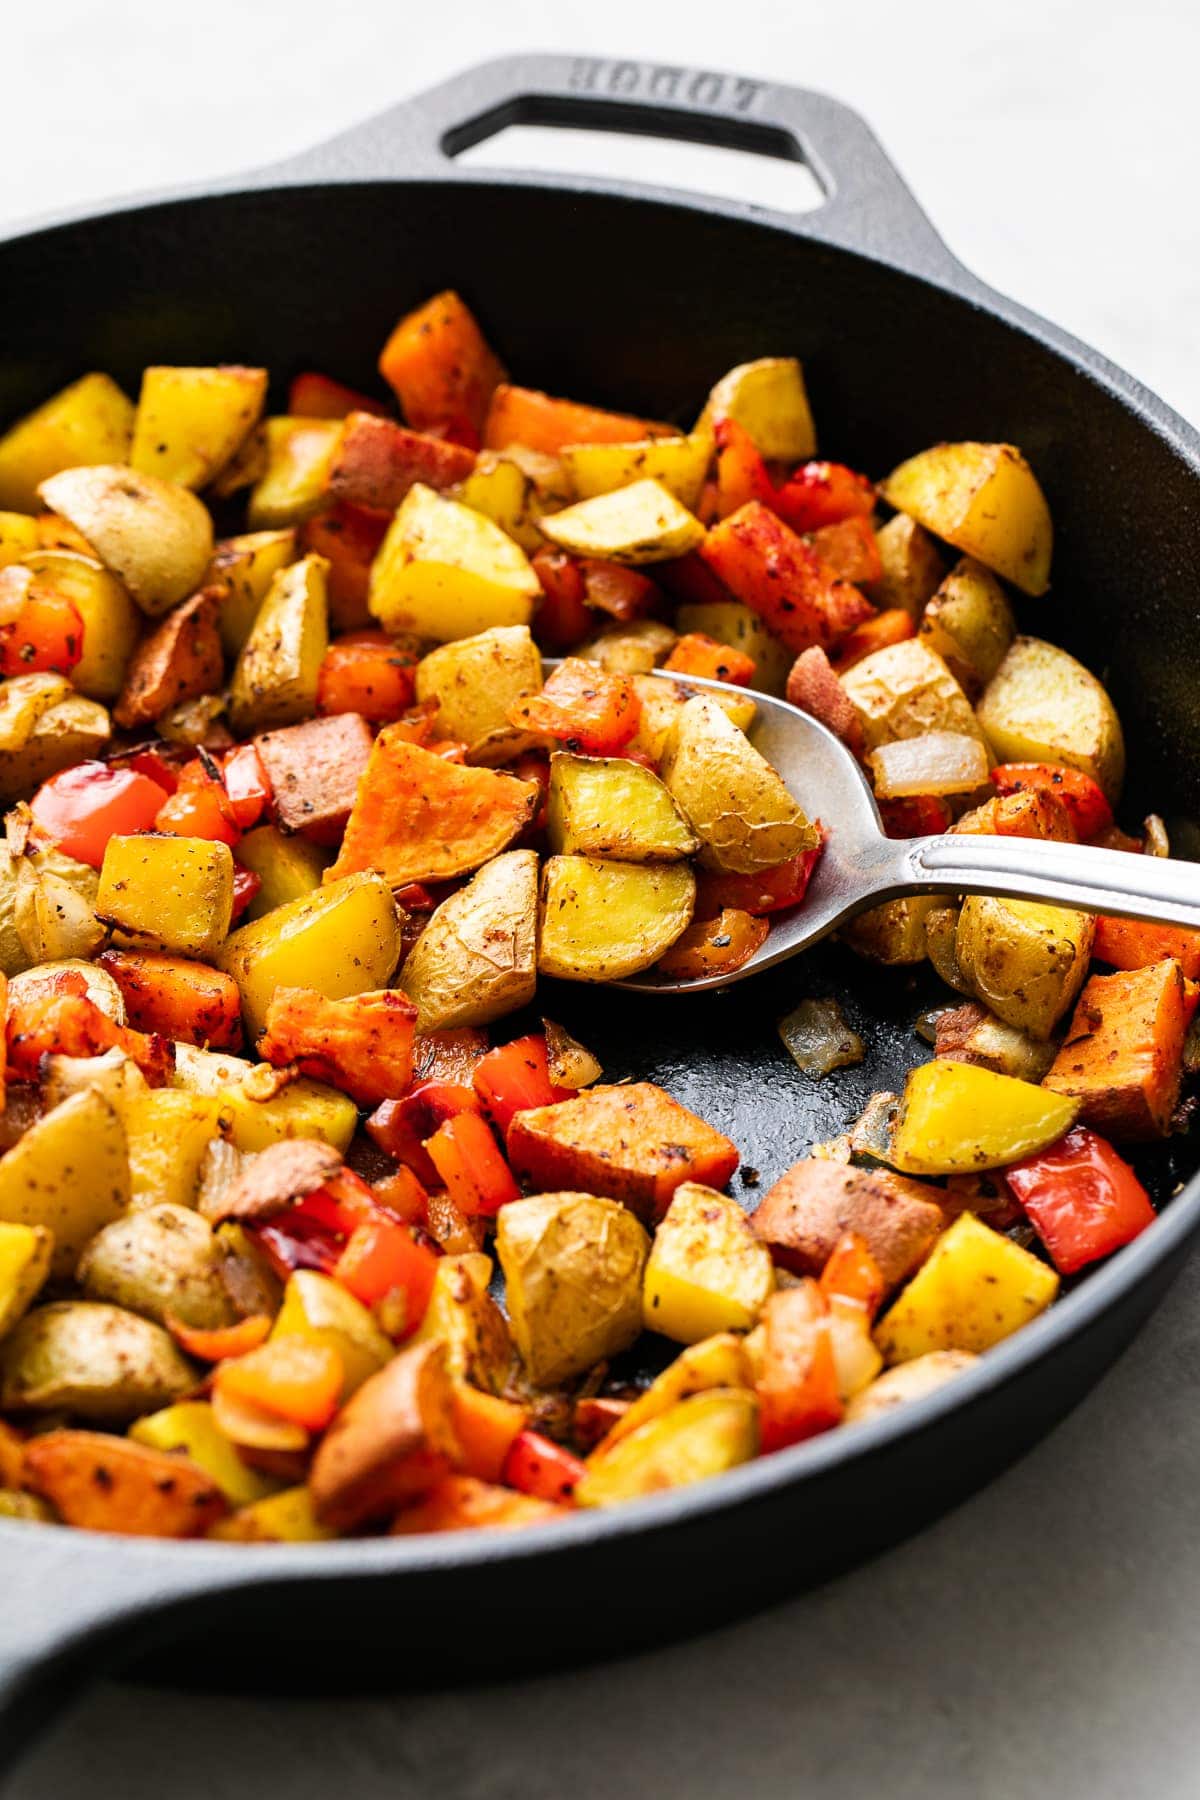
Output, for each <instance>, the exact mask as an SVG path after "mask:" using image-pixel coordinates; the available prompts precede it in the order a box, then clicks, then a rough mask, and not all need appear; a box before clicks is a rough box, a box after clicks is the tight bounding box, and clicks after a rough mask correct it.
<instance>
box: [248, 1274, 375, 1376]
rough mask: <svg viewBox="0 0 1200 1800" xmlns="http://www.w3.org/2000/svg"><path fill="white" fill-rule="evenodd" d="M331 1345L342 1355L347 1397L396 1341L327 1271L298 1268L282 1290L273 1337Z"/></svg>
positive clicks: (371, 1371) (371, 1372)
mask: <svg viewBox="0 0 1200 1800" xmlns="http://www.w3.org/2000/svg"><path fill="white" fill-rule="evenodd" d="M285 1337H296V1338H302V1339H303V1340H304V1341H305V1343H309V1344H327V1345H329V1346H331V1347H332V1348H333V1349H334V1350H336V1351H337V1353H338V1355H339V1356H340V1357H341V1359H342V1369H343V1371H344V1380H343V1386H342V1400H343V1402H344V1401H346V1400H348V1399H349V1397H350V1395H351V1394H353V1393H356V1392H357V1390H358V1389H359V1388H360V1387H361V1386H362V1384H363V1382H364V1381H366V1380H367V1379H368V1378H369V1377H370V1376H372V1375H374V1374H375V1372H376V1370H378V1369H381V1368H382V1367H383V1365H384V1363H386V1362H387V1361H388V1360H389V1358H390V1357H391V1354H392V1345H391V1343H390V1342H389V1340H388V1339H387V1338H386V1337H385V1336H384V1334H383V1332H382V1331H381V1330H380V1329H379V1326H378V1325H377V1324H376V1323H375V1320H374V1318H373V1317H372V1315H371V1313H370V1312H368V1310H367V1308H366V1307H365V1306H364V1305H363V1303H362V1301H361V1300H356V1299H355V1297H354V1295H353V1294H352V1293H350V1291H349V1289H347V1288H344V1287H342V1285H341V1283H340V1282H337V1281H333V1280H331V1279H330V1277H329V1276H328V1275H318V1274H317V1273H316V1271H315V1270H313V1269H297V1270H296V1272H295V1274H294V1275H292V1276H291V1277H289V1280H288V1284H287V1286H286V1287H285V1288H284V1290H283V1305H282V1306H281V1307H280V1309H279V1312H278V1314H277V1315H276V1318H275V1323H274V1325H273V1326H272V1327H271V1338H272V1340H274V1339H276V1338H285Z"/></svg>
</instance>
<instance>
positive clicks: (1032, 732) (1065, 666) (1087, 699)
mask: <svg viewBox="0 0 1200 1800" xmlns="http://www.w3.org/2000/svg"><path fill="white" fill-rule="evenodd" d="M979 723H980V724H981V726H982V727H983V729H984V731H985V733H986V734H987V739H988V742H989V743H990V745H991V746H992V749H993V751H994V752H995V754H996V757H997V759H998V760H999V761H1000V762H1048V763H1064V764H1065V765H1066V766H1067V768H1069V769H1082V770H1083V772H1084V774H1085V775H1090V776H1091V777H1092V779H1093V781H1096V782H1099V784H1100V786H1101V787H1102V788H1103V789H1104V792H1105V793H1106V794H1107V795H1108V798H1109V799H1110V800H1113V801H1115V800H1116V799H1117V798H1118V796H1119V795H1120V792H1121V783H1122V781H1123V780H1124V776H1125V739H1124V736H1123V734H1122V731H1121V721H1120V719H1119V718H1118V717H1117V710H1116V708H1115V707H1114V705H1113V703H1112V701H1111V700H1110V699H1109V697H1108V694H1107V693H1106V691H1105V689H1104V687H1103V686H1102V685H1101V683H1100V682H1099V681H1097V679H1096V677H1095V676H1094V675H1093V674H1092V673H1091V671H1090V670H1088V669H1085V668H1084V666H1083V664H1082V663H1079V662H1076V660H1075V658H1074V657H1073V656H1068V654H1067V652H1066V651H1065V650H1060V649H1059V648H1058V645H1057V644H1048V643H1045V642H1044V641H1043V640H1042V639H1041V638H1031V637H1019V638H1017V640H1016V642H1015V643H1014V644H1013V646H1012V649H1011V650H1010V651H1009V652H1008V655H1007V656H1006V657H1005V658H1004V661H1003V662H1002V663H1001V664H1000V667H999V668H998V669H997V671H996V673H995V674H994V675H993V677H992V679H991V680H990V681H989V682H988V685H987V687H986V688H985V689H984V693H983V698H982V699H981V700H980V702H979Z"/></svg>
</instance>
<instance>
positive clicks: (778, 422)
mask: <svg viewBox="0 0 1200 1800" xmlns="http://www.w3.org/2000/svg"><path fill="white" fill-rule="evenodd" d="M721 419H734V420H736V422H737V423H738V424H739V425H740V426H741V427H742V429H743V430H744V431H747V432H749V434H750V436H751V437H752V438H753V440H754V445H755V448H756V449H757V450H758V451H759V453H760V455H762V456H764V457H765V458H766V460H767V461H768V462H803V461H805V460H806V459H807V458H808V457H810V456H815V455H816V453H817V433H816V427H815V426H814V425H813V417H812V410H811V408H810V407H809V404H808V393H807V390H806V388H805V386H804V370H803V369H802V367H801V366H800V364H799V363H798V362H797V361H796V358H795V357H794V356H760V357H759V358H758V359H757V361H755V362H748V363H739V364H738V366H737V368H736V369H730V371H729V373H728V375H722V377H721V379H720V381H718V383H717V385H716V387H715V388H714V389H713V391H712V393H711V394H710V395H709V397H708V401H707V404H706V405H705V408H704V411H703V413H702V414H701V416H700V423H699V425H698V426H697V431H698V432H703V431H711V429H712V427H713V426H714V425H716V424H717V423H719V421H720V420H721Z"/></svg>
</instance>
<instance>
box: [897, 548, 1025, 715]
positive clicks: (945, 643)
mask: <svg viewBox="0 0 1200 1800" xmlns="http://www.w3.org/2000/svg"><path fill="white" fill-rule="evenodd" d="M918 635H919V637H920V638H921V639H922V640H923V641H924V642H925V643H926V644H928V646H929V648H930V649H931V650H932V651H934V653H935V654H936V655H938V656H940V657H941V659H942V661H943V662H944V663H945V665H946V667H947V668H948V669H949V671H950V673H951V674H952V675H953V676H954V678H955V680H956V681H957V682H958V683H959V684H960V685H961V687H962V689H963V692H964V693H965V694H967V695H971V696H974V695H978V694H979V693H980V692H981V691H982V689H983V688H985V687H986V686H987V684H988V682H989V681H990V680H991V679H992V676H993V675H994V674H995V673H996V670H997V669H998V668H999V667H1000V664H1001V663H1002V662H1003V661H1004V658H1005V657H1006V655H1007V654H1008V651H1009V648H1010V646H1011V644H1012V641H1013V639H1014V638H1015V637H1016V635H1017V622H1016V620H1015V619H1014V617H1013V610H1012V607H1011V606H1010V605H1009V604H1008V597H1007V595H1006V594H1005V592H1004V589H1003V588H1002V587H1001V586H1000V583H999V582H998V581H997V580H996V577H995V576H994V575H993V574H992V572H991V570H990V569H985V568H984V566H983V564H982V563H978V562H975V561H974V560H973V559H972V558H971V557H969V556H964V557H963V559H962V561H961V562H959V563H957V564H956V565H955V567H954V568H953V569H951V571H950V573H949V575H947V577H946V579H945V580H944V581H943V582H942V584H941V586H940V587H939V588H938V590H937V593H936V594H934V596H933V598H932V599H931V600H930V602H929V604H928V606H927V607H926V608H925V612H924V615H923V616H922V619H921V625H920V630H919V633H918Z"/></svg>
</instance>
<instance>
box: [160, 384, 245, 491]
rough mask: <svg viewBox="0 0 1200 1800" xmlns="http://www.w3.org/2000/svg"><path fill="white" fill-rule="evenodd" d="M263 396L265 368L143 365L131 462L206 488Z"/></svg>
mask: <svg viewBox="0 0 1200 1800" xmlns="http://www.w3.org/2000/svg"><path fill="white" fill-rule="evenodd" d="M266 397H267V371H266V370H265V369H246V368H242V367H241V366H240V365H238V364H234V363H228V364H225V365H222V366H219V367H216V368H208V369H196V368H191V369H190V368H180V367H171V366H164V365H162V364H158V365H155V366H154V367H152V368H149V369H146V370H145V371H144V373H143V375H142V391H141V394H140V395H139V397H138V407H137V416H136V417H135V419H134V422H133V443H132V446H131V447H130V451H129V461H130V464H131V465H132V467H133V468H135V469H137V470H138V471H139V472H140V473H141V474H143V475H158V476H161V478H162V479H163V480H164V481H177V482H179V484H180V485H181V486H182V487H187V488H202V487H207V486H208V484H209V482H210V481H211V480H212V479H213V477H214V476H215V475H219V474H220V472H221V470H222V469H223V468H224V467H225V465H226V463H227V462H228V461H229V459H230V458H231V457H232V456H233V455H234V454H235V453H236V452H237V451H238V450H239V449H240V448H241V446H242V444H243V443H244V442H245V440H246V438H247V437H249V435H250V433H251V432H252V431H253V429H254V427H255V426H256V425H257V423H258V420H259V416H260V414H261V413H262V409H263V403H264V401H265V400H266Z"/></svg>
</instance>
